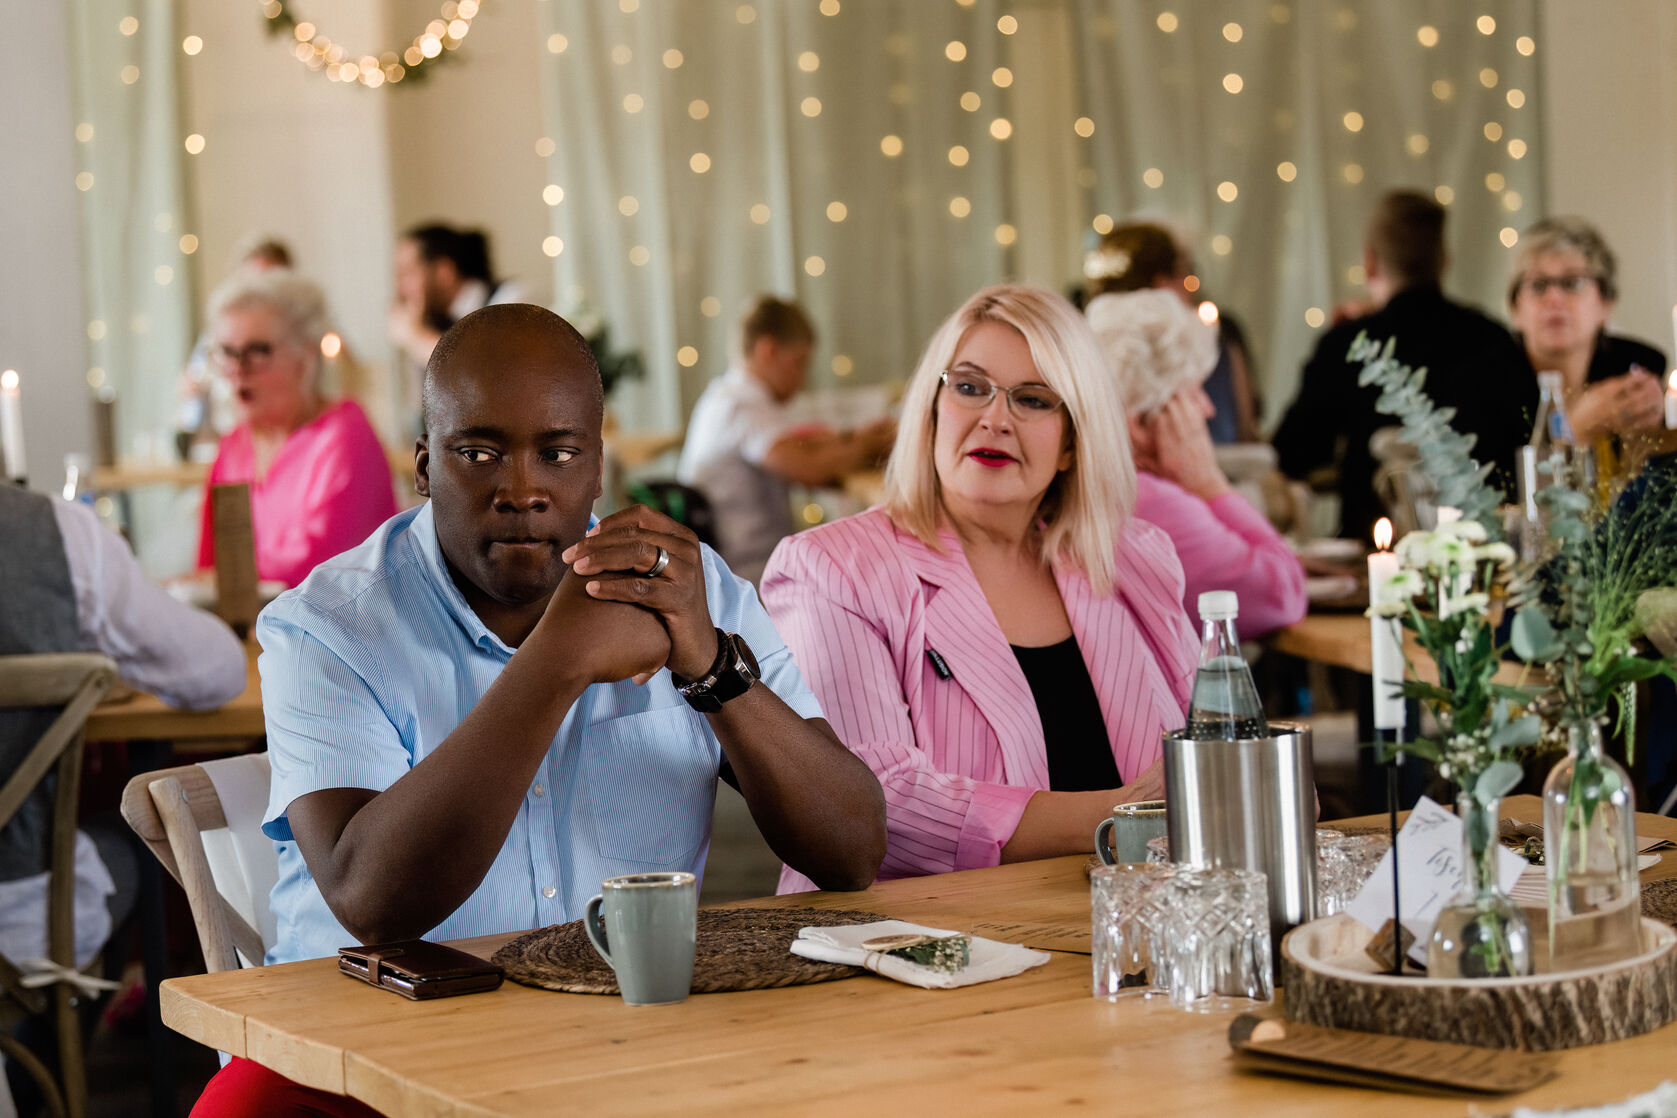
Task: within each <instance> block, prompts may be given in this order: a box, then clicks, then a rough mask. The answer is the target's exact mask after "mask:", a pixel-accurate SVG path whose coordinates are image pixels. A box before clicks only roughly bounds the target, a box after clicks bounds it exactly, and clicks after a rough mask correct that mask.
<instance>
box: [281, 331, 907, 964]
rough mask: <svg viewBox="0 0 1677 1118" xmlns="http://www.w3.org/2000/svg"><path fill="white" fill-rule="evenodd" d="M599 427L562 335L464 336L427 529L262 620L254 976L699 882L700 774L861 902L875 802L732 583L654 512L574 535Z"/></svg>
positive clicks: (332, 571) (596, 392)
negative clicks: (267, 853)
mask: <svg viewBox="0 0 1677 1118" xmlns="http://www.w3.org/2000/svg"><path fill="white" fill-rule="evenodd" d="M602 407H603V402H602V397H601V391H600V381H599V372H598V368H597V366H596V365H595V363H594V360H593V357H592V355H591V354H590V353H589V350H588V347H587V344H586V343H585V342H584V341H583V339H582V338H581V336H580V335H578V334H577V333H576V331H575V330H573V329H572V328H571V327H570V325H569V324H568V323H566V322H565V321H564V320H563V319H561V318H559V317H558V316H556V315H553V314H551V313H550V312H548V311H545V310H542V309H541V308H538V307H533V306H528V305H521V304H520V305H503V306H492V307H488V308H485V309H484V310H481V311H478V312H476V313H474V314H472V315H469V316H467V317H466V318H464V319H462V320H461V321H460V322H459V323H457V324H456V325H455V326H454V327H453V328H452V329H451V330H450V331H449V332H448V333H447V334H446V335H445V336H444V337H443V339H442V341H441V342H439V344H438V346H437V348H436V350H435V352H434V353H433V355H432V358H431V364H430V367H429V369H428V371H427V376H426V387H425V416H426V431H427V434H426V435H425V436H422V437H421V439H420V440H419V444H418V449H417V455H416V459H415V470H416V486H417V488H418V491H419V492H420V493H421V494H422V495H424V496H427V497H429V498H430V502H429V504H427V505H425V506H423V507H421V508H419V509H417V510H410V511H408V512H405V513H402V514H400V515H398V516H397V517H395V518H394V519H392V520H390V521H389V522H387V523H386V524H385V525H384V526H383V527H381V528H380V529H379V530H378V531H377V532H376V533H374V535H373V536H372V537H371V538H370V539H369V540H367V542H366V543H364V544H363V545H361V546H360V547H358V548H356V549H354V550H353V551H350V552H347V553H345V554H343V555H341V556H339V557H338V558H336V559H334V560H332V561H330V562H328V563H324V564H322V565H321V566H320V567H318V568H317V569H316V570H315V571H314V573H313V574H311V575H310V576H309V577H308V579H306V580H305V581H304V582H303V583H302V585H301V586H299V587H298V588H297V589H295V590H293V591H290V592H288V593H286V594H284V595H282V596H281V597H280V598H279V599H278V600H277V601H276V602H275V603H274V604H273V605H272V606H270V607H269V608H268V609H267V610H265V611H264V612H263V614H262V617H261V619H260V620H259V621H258V623H257V637H258V639H259V640H260V642H261V644H262V647H263V650H264V651H263V654H262V660H261V664H260V667H261V672H262V682H263V705H264V709H265V710H266V712H267V721H268V744H269V751H270V757H271V760H272V763H273V785H272V793H271V797H270V802H269V808H268V814H267V817H266V820H265V822H264V825H263V829H264V831H266V832H267V834H268V835H269V836H270V837H272V838H274V839H275V840H276V841H277V842H278V844H279V851H280V880H279V884H278V885H277V886H276V887H275V889H274V893H273V896H272V904H273V907H274V910H275V914H276V916H277V917H278V924H279V930H278V937H277V941H276V943H275V944H274V945H273V947H272V948H271V949H270V951H269V953H268V961H269V962H283V961H289V960H293V959H301V958H311V957H318V956H322V955H329V954H332V953H334V952H335V951H336V950H337V949H338V948H339V947H341V946H344V945H347V944H349V943H352V942H357V941H358V942H361V943H377V942H384V941H389V940H397V939H407V938H413V937H418V936H424V937H426V938H428V939H450V938H458V937H462V936H471V935H482V934H487V933H492V932H502V931H513V930H518V929H523V928H529V927H539V926H542V925H546V924H552V923H558V922H561V921H565V920H568V919H574V918H577V917H579V916H581V914H582V909H583V906H584V904H585V903H586V902H587V899H588V898H589V897H590V896H592V895H593V894H594V893H596V892H598V891H599V886H600V882H601V880H602V879H603V878H606V877H610V876H613V875H617V874H624V873H641V872H649V871H658V870H692V871H698V870H700V869H702V867H703V865H704V860H705V853H706V850H707V849H708V846H709V839H710V813H711V804H712V799H713V796H714V793H715V780H716V777H717V775H718V773H719V772H720V773H721V775H722V776H723V777H724V778H725V779H729V780H730V782H731V783H734V784H735V785H736V786H737V787H738V788H739V790H740V792H741V793H742V795H743V796H744V797H745V799H746V801H747V803H748V804H749V805H750V808H751V812H752V816H753V818H754V819H755V820H756V821H757V823H758V826H759V827H760V828H761V829H762V831H763V833H764V837H765V838H766V839H767V840H768V841H769V844H770V846H771V847H772V848H773V849H774V850H775V852H776V853H777V854H778V855H780V857H781V858H782V859H783V860H784V861H786V862H787V864H789V865H792V866H794V867H795V868H797V869H799V870H801V871H802V872H804V873H806V874H809V875H810V876H811V877H813V878H814V880H815V881H816V882H817V883H818V884H820V885H823V886H824V887H827V888H838V889H856V888H862V887H865V886H866V885H867V884H868V883H870V882H871V881H872V880H873V877H874V874H875V872H876V871H877V869H878V867H879V863H880V861H881V859H882V858H883V855H884V849H885V815H884V800H883V796H882V795H881V793H880V790H879V785H878V782H877V781H876V780H875V779H874V777H873V775H872V773H870V772H869V771H868V769H867V767H866V766H865V765H864V764H862V762H861V761H860V760H858V759H857V758H856V757H855V756H854V755H853V754H851V753H850V752H849V751H848V750H846V749H845V748H844V746H843V745H842V744H841V743H840V742H839V741H838V739H837V738H836V737H835V736H834V734H833V732H832V730H831V729H830V728H829V727H828V726H827V723H826V722H825V721H824V720H822V718H821V717H820V710H819V708H818V706H817V704H816V701H815V698H814V696H813V695H811V694H810V692H809V691H808V689H807V688H806V687H805V686H804V683H803V680H802V678H801V677H800V675H799V673H798V669H797V666H796V665H795V664H794V663H793V662H792V657H791V653H790V652H788V651H787V649H786V647H785V646H784V645H783V644H782V642H781V640H780V638H779V636H778V635H777V634H776V632H775V630H774V627H773V625H772V624H771V623H770V621H769V619H768V616H767V614H766V613H764V611H763V609H762V606H761V605H760V604H759V602H758V600H757V597H756V594H755V592H754V591H753V590H752V589H751V587H750V586H749V584H747V583H745V582H743V581H742V580H740V579H738V578H736V577H735V576H733V575H732V574H730V573H729V571H728V570H727V568H726V566H725V565H724V564H723V563H722V562H721V561H720V560H719V559H718V558H717V557H716V555H715V554H714V553H713V552H710V551H709V550H708V549H705V548H702V547H701V545H700V544H699V543H698V541H697V540H696V539H695V538H694V537H693V535H692V533H691V532H688V531H687V530H686V529H685V528H682V527H681V526H679V525H677V524H676V523H675V522H674V521H671V520H669V519H668V518H665V517H663V516H660V515H659V514H657V513H655V512H652V511H651V510H648V509H644V508H638V507H637V508H632V509H628V510H625V511H623V512H620V513H616V514H614V515H612V516H610V517H608V518H606V519H605V520H603V521H600V522H599V523H598V524H597V525H596V526H595V527H593V528H590V527H589V524H590V519H591V518H590V516H589V508H590V506H591V505H592V503H593V501H594V499H595V498H596V497H597V496H598V495H599V492H600V477H601V442H600V421H601V415H602ZM585 533H586V534H585ZM753 650H755V652H756V654H757V656H759V657H760V662H759V661H758V660H756V659H754V657H753ZM759 679H760V681H761V682H760V683H759V682H758V680H759ZM701 712H702V713H701Z"/></svg>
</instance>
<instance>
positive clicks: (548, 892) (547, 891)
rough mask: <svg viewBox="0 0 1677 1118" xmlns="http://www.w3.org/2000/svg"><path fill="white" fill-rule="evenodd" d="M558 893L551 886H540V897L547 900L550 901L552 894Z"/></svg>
mask: <svg viewBox="0 0 1677 1118" xmlns="http://www.w3.org/2000/svg"><path fill="white" fill-rule="evenodd" d="M558 891H559V890H557V889H555V888H554V887H553V886H551V885H544V886H542V896H544V897H547V898H548V899H549V900H551V899H552V898H553V894H555V893H557V892H558Z"/></svg>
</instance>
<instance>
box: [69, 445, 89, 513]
mask: <svg viewBox="0 0 1677 1118" xmlns="http://www.w3.org/2000/svg"><path fill="white" fill-rule="evenodd" d="M63 493H64V499H65V500H66V501H80V502H81V503H82V504H84V505H91V504H92V503H93V459H92V458H90V457H89V456H88V455H86V454H76V453H72V454H66V455H65V456H64V490H63Z"/></svg>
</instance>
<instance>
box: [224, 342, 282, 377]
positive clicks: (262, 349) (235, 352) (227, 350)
mask: <svg viewBox="0 0 1677 1118" xmlns="http://www.w3.org/2000/svg"><path fill="white" fill-rule="evenodd" d="M277 348H278V347H277V346H275V345H274V343H273V342H251V343H250V344H249V345H244V346H228V345H216V346H214V347H213V348H212V349H211V350H210V358H211V359H212V360H213V361H215V363H216V364H217V365H220V366H221V367H222V368H224V369H237V368H239V367H240V366H241V365H245V364H248V365H249V366H250V367H251V368H252V369H253V370H256V371H258V372H260V371H261V370H263V369H266V368H267V367H268V366H269V364H271V363H272V362H273V360H274V352H275V350H276V349H277Z"/></svg>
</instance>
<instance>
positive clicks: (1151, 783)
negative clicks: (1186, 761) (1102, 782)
mask: <svg viewBox="0 0 1677 1118" xmlns="http://www.w3.org/2000/svg"><path fill="white" fill-rule="evenodd" d="M1113 797H1114V798H1113V801H1112V802H1113V803H1115V804H1135V803H1140V802H1141V801H1142V800H1162V799H1164V798H1165V759H1164V758H1163V757H1160V758H1159V759H1158V760H1157V761H1154V762H1153V763H1152V764H1151V765H1148V766H1147V767H1146V768H1145V769H1142V770H1141V771H1140V772H1139V773H1137V774H1136V778H1135V779H1134V780H1132V781H1130V782H1129V783H1128V784H1126V785H1124V786H1122V787H1121V788H1119V789H1118V790H1117V791H1115V792H1114V793H1113Z"/></svg>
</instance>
